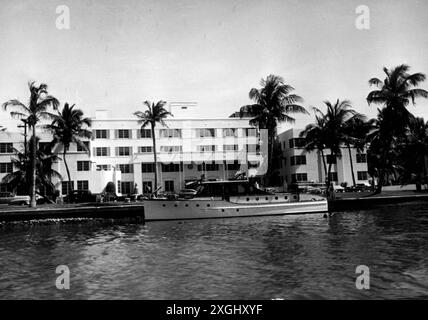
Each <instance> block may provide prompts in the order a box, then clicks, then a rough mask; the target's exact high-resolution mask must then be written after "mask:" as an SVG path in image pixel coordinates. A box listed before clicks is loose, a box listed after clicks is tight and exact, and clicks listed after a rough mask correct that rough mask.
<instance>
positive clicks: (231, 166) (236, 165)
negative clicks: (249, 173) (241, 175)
mask: <svg viewBox="0 0 428 320" xmlns="http://www.w3.org/2000/svg"><path fill="white" fill-rule="evenodd" d="M240 168H241V165H240V164H239V162H238V161H237V160H235V161H234V162H233V163H227V170H231V171H236V170H239V169H240Z"/></svg>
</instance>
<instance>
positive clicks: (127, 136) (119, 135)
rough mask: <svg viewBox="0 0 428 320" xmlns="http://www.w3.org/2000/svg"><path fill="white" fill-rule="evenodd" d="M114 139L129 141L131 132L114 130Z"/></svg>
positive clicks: (128, 130)
mask: <svg viewBox="0 0 428 320" xmlns="http://www.w3.org/2000/svg"><path fill="white" fill-rule="evenodd" d="M116 137H117V138H118V139H131V138H132V136H131V130H130V129H118V130H116Z"/></svg>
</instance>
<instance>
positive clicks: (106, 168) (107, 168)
mask: <svg viewBox="0 0 428 320" xmlns="http://www.w3.org/2000/svg"><path fill="white" fill-rule="evenodd" d="M110 168H111V167H110V165H109V164H98V165H97V171H110Z"/></svg>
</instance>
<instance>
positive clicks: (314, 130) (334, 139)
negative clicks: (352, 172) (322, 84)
mask: <svg viewBox="0 0 428 320" xmlns="http://www.w3.org/2000/svg"><path fill="white" fill-rule="evenodd" d="M324 104H325V105H326V107H327V111H326V113H323V112H322V111H321V110H320V109H318V108H316V107H313V110H314V112H315V118H316V119H318V120H316V121H317V124H316V125H314V124H312V125H308V126H307V127H306V128H305V130H304V131H303V133H302V136H303V137H306V139H308V136H307V135H308V134H309V139H310V138H312V137H314V136H316V134H318V135H319V138H317V140H315V142H314V145H315V146H314V147H317V148H321V150H323V149H324V148H325V149H329V150H330V157H331V158H332V159H331V161H330V163H329V164H328V169H327V175H326V186H327V187H329V186H330V183H331V169H332V165H333V161H332V160H333V159H336V157H340V156H341V155H342V154H341V147H342V146H343V145H344V144H346V142H347V141H348V140H347V139H348V136H347V134H346V125H347V121H349V120H351V119H352V118H354V117H356V116H359V114H358V113H357V112H356V111H355V110H353V109H352V105H351V103H350V102H349V101H348V100H343V101H340V100H339V99H337V101H336V103H335V104H332V103H331V102H329V101H325V102H324ZM320 119H323V120H320ZM309 139H308V140H309ZM309 141H310V140H309ZM319 150H320V149H319Z"/></svg>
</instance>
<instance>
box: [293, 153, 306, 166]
mask: <svg viewBox="0 0 428 320" xmlns="http://www.w3.org/2000/svg"><path fill="white" fill-rule="evenodd" d="M304 164H306V156H305V155H302V156H292V157H290V165H292V166H299V165H304Z"/></svg>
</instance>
